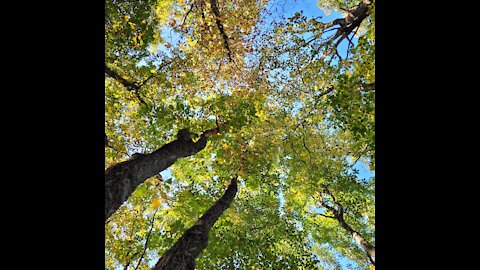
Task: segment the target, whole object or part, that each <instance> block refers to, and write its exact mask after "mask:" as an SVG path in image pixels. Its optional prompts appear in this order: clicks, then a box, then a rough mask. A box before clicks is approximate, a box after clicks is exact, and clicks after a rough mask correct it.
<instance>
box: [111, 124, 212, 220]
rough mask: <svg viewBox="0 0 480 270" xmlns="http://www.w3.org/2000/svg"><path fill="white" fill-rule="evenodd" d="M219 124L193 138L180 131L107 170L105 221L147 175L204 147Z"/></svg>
mask: <svg viewBox="0 0 480 270" xmlns="http://www.w3.org/2000/svg"><path fill="white" fill-rule="evenodd" d="M218 131H219V127H217V128H214V129H210V130H207V131H205V132H204V133H203V134H202V135H200V138H199V140H198V141H197V142H193V141H192V139H191V137H190V133H189V132H188V130H186V129H185V130H181V131H179V132H178V135H177V139H176V140H175V141H173V142H170V143H168V144H166V145H164V146H162V147H161V148H160V149H158V150H156V151H155V152H153V153H151V154H136V155H133V156H132V158H130V159H129V160H127V161H124V162H121V163H118V164H116V165H114V166H112V167H110V168H108V169H107V170H106V171H105V221H106V220H107V219H108V218H109V217H110V216H111V215H112V214H113V213H115V211H116V210H117V209H118V208H119V207H120V206H121V205H122V204H123V202H125V201H126V200H127V199H128V197H129V196H130V195H131V194H132V193H133V191H135V189H136V188H137V187H138V185H140V184H141V183H143V182H144V181H145V180H146V179H148V178H150V177H152V176H154V175H156V174H158V173H160V172H161V171H163V170H165V169H167V168H168V167H170V166H171V165H172V164H173V163H174V162H175V161H176V160H177V159H179V158H183V157H188V156H191V155H194V154H196V153H198V152H199V151H201V150H202V149H203V148H205V146H206V144H207V138H208V137H209V136H210V135H212V134H216V133H217V132H218Z"/></svg>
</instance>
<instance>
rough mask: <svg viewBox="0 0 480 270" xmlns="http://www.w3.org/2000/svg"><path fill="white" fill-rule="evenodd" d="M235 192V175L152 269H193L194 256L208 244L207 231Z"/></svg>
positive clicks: (230, 201) (229, 202)
mask: <svg viewBox="0 0 480 270" xmlns="http://www.w3.org/2000/svg"><path fill="white" fill-rule="evenodd" d="M236 194H237V178H236V177H235V178H233V179H232V180H231V181H230V185H229V186H228V188H227V190H226V191H225V194H223V196H222V197H221V198H220V199H219V200H218V201H217V202H216V203H215V204H214V205H213V206H212V207H210V208H209V209H208V210H207V211H206V212H205V213H204V214H203V216H202V217H200V219H198V220H197V222H196V223H195V225H193V226H192V227H191V228H190V229H188V230H187V231H186V232H185V233H184V234H183V235H182V236H181V237H180V239H178V241H177V242H176V243H175V244H174V245H173V246H172V247H171V248H170V249H169V250H167V251H166V252H165V253H164V254H163V255H162V257H161V258H160V259H159V260H158V262H157V263H156V264H155V266H154V267H153V268H152V270H193V269H195V258H196V257H197V256H198V255H199V254H200V252H202V251H203V250H204V249H205V248H206V247H207V245H208V232H209V231H210V229H211V228H212V226H213V224H215V222H216V221H217V220H218V218H219V217H220V216H221V215H222V213H223V212H224V211H225V210H226V209H227V208H228V207H229V206H230V204H231V203H232V201H233V199H234V198H235V195H236Z"/></svg>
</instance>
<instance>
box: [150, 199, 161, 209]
mask: <svg viewBox="0 0 480 270" xmlns="http://www.w3.org/2000/svg"><path fill="white" fill-rule="evenodd" d="M159 205H160V198H155V199H153V201H152V204H151V205H150V207H151V208H157V207H158V206H159Z"/></svg>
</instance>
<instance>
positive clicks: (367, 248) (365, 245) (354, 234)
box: [337, 216, 375, 265]
mask: <svg viewBox="0 0 480 270" xmlns="http://www.w3.org/2000/svg"><path fill="white" fill-rule="evenodd" d="M337 220H338V222H339V223H340V225H342V227H343V228H344V229H345V230H347V232H348V233H349V234H350V235H351V236H352V237H353V239H354V240H355V242H357V244H359V245H360V246H361V247H362V248H363V250H365V252H366V253H367V255H368V257H369V260H370V261H371V262H372V264H373V265H375V261H374V260H373V258H374V257H375V247H374V246H373V245H371V244H370V243H369V242H368V241H367V240H365V238H364V237H363V236H362V235H361V234H360V233H359V232H357V231H355V230H354V229H353V228H352V227H350V226H349V225H348V224H347V223H346V222H345V220H344V219H343V216H339V217H338V218H337Z"/></svg>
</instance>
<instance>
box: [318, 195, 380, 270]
mask: <svg viewBox="0 0 480 270" xmlns="http://www.w3.org/2000/svg"><path fill="white" fill-rule="evenodd" d="M324 193H325V194H327V195H328V196H330V197H331V198H332V200H333V206H330V205H328V204H327V203H325V202H323V201H322V202H321V204H322V206H323V207H325V208H327V209H328V210H330V211H332V213H333V217H332V216H326V215H322V216H325V217H329V218H333V219H336V220H337V221H338V222H339V223H340V225H341V226H342V227H343V228H344V229H345V230H346V231H347V232H348V233H349V234H350V235H351V236H352V237H353V239H354V240H355V242H357V244H359V245H360V246H361V247H362V249H363V250H364V251H365V253H366V255H367V257H368V259H369V260H370V262H371V263H372V264H373V265H375V260H374V257H375V246H373V245H372V244H370V243H369V242H368V241H367V240H366V239H365V238H364V237H363V235H361V234H360V233H359V232H357V231H355V230H354V229H353V228H352V227H350V225H348V224H347V222H345V219H344V214H345V212H344V207H343V206H342V205H341V204H340V203H339V202H338V201H337V200H336V199H335V197H334V196H333V194H332V193H331V192H330V191H329V190H328V189H327V188H324Z"/></svg>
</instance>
